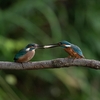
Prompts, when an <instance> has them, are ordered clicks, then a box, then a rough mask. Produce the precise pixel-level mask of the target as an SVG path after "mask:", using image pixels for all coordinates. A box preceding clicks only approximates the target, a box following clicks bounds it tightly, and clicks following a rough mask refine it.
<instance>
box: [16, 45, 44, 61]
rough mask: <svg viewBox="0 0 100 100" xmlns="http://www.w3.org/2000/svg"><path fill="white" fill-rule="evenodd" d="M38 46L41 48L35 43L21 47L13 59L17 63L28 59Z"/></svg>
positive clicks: (32, 55)
mask: <svg viewBox="0 0 100 100" xmlns="http://www.w3.org/2000/svg"><path fill="white" fill-rule="evenodd" d="M38 48H42V47H41V46H40V45H38V44H35V43H31V44H28V45H27V46H26V47H25V48H24V49H21V50H20V51H19V52H18V53H17V54H16V55H15V57H14V61H15V62H18V63H23V62H28V61H30V60H31V59H32V58H33V57H34V55H35V50H36V49H38Z"/></svg>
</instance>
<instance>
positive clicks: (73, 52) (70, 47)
mask: <svg viewBox="0 0 100 100" xmlns="http://www.w3.org/2000/svg"><path fill="white" fill-rule="evenodd" d="M58 45H59V46H61V47H63V48H64V50H65V51H66V52H67V53H68V54H69V57H73V58H77V59H79V58H84V56H83V53H82V51H81V49H80V48H79V47H78V46H77V45H74V44H72V43H70V42H68V41H61V42H59V43H58Z"/></svg>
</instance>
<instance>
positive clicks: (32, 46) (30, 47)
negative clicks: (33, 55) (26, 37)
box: [25, 43, 42, 51]
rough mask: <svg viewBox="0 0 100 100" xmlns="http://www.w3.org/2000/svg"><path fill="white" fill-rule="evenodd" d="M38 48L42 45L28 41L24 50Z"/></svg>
mask: <svg viewBox="0 0 100 100" xmlns="http://www.w3.org/2000/svg"><path fill="white" fill-rule="evenodd" d="M39 48H42V46H41V45H39V44H36V43H30V44H28V45H27V46H26V47H25V49H26V51H32V50H35V49H39Z"/></svg>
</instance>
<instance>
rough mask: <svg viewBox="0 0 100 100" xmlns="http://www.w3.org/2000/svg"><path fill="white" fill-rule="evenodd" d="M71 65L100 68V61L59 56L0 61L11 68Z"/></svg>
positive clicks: (29, 68) (4, 67) (42, 67)
mask: <svg viewBox="0 0 100 100" xmlns="http://www.w3.org/2000/svg"><path fill="white" fill-rule="evenodd" d="M71 66H83V67H87V68H93V69H100V61H97V60H90V59H73V58H57V59H52V60H46V61H36V62H27V63H15V62H5V61H0V69H3V70H4V69H10V70H25V69H28V70H35V69H44V68H45V69H47V68H63V67H71Z"/></svg>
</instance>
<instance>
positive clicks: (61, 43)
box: [58, 41, 71, 48]
mask: <svg viewBox="0 0 100 100" xmlns="http://www.w3.org/2000/svg"><path fill="white" fill-rule="evenodd" d="M58 45H59V46H61V47H64V48H68V47H71V43H70V42H68V41H61V42H59V43H58Z"/></svg>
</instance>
